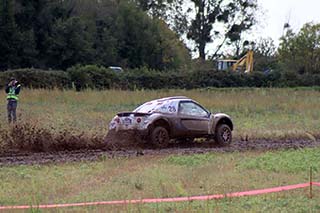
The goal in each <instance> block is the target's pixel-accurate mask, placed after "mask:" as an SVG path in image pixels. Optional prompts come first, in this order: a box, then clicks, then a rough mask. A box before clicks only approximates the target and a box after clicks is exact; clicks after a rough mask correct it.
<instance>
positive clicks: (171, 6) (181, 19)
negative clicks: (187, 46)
mask: <svg viewBox="0 0 320 213" xmlns="http://www.w3.org/2000/svg"><path fill="white" fill-rule="evenodd" d="M133 2H135V3H136V4H137V5H138V6H139V8H141V9H142V10H143V11H146V12H147V13H148V14H149V15H150V16H151V17H153V18H155V19H161V20H163V21H164V22H166V23H167V25H168V26H169V28H170V29H172V30H173V31H174V32H176V33H177V34H178V35H180V36H181V35H183V34H184V33H185V32H186V31H187V29H188V12H189V9H188V8H186V5H185V3H186V2H187V1H186V0H133Z"/></svg>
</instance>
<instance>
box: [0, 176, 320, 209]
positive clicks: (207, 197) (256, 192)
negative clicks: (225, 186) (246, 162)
mask: <svg viewBox="0 0 320 213" xmlns="http://www.w3.org/2000/svg"><path fill="white" fill-rule="evenodd" d="M311 185H315V186H320V183H318V182H312V183H310V182H309V183H301V184H296V185H289V186H280V187H274V188H268V189H259V190H251V191H244V192H233V193H228V194H216V195H204V196H192V197H175V198H152V199H140V200H115V201H101V202H85V203H66V204H47V205H31V206H28V205H23V206H0V210H10V209H32V208H34V209H49V208H63V207H83V206H97V205H125V204H136V203H164V202H183V201H205V200H213V199H222V198H229V197H242V196H253V195H261V194H268V193H274V192H282V191H289V190H294V189H301V188H306V187H310V186H311Z"/></svg>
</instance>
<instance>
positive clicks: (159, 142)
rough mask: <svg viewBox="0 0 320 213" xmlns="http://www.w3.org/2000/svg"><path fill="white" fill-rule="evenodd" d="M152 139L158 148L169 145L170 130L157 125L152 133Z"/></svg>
mask: <svg viewBox="0 0 320 213" xmlns="http://www.w3.org/2000/svg"><path fill="white" fill-rule="evenodd" d="M151 141H152V144H153V145H154V146H156V147H157V148H165V147H167V146H168V144H169V141H170V137H169V132H168V130H167V129H166V128H164V127H162V126H157V127H155V128H154V129H153V131H152V133H151Z"/></svg>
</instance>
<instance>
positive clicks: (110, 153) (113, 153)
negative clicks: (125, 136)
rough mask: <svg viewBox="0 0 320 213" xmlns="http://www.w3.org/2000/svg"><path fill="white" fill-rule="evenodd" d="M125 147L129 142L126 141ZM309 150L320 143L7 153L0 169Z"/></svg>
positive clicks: (269, 142) (263, 142) (255, 142)
mask: <svg viewBox="0 0 320 213" xmlns="http://www.w3.org/2000/svg"><path fill="white" fill-rule="evenodd" d="M124 143H125V141H124ZM306 147H320V141H319V140H318V141H313V140H300V139H291V140H290V139H287V140H266V139H263V140H252V141H235V142H234V143H232V144H231V145H230V146H227V147H219V146H216V145H214V144H213V143H211V142H201V143H199V142H189V143H187V142H185V143H183V142H182V143H181V142H180V143H171V144H170V146H169V147H168V148H166V149H150V148H147V149H142V148H141V147H139V146H138V147H137V148H132V147H131V148H130V149H125V148H122V149H120V148H119V149H117V150H108V149H107V150H105V149H95V150H90V149H85V150H74V151H58V152H46V153H45V152H39V153H31V152H27V153H21V152H20V153H17V152H7V153H2V154H0V166H4V165H21V164H47V163H62V162H76V161H77V162H78V161H97V160H105V159H107V158H114V157H138V156H141V155H168V154H200V153H210V152H244V151H269V150H279V149H300V148H306Z"/></svg>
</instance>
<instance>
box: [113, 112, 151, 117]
mask: <svg viewBox="0 0 320 213" xmlns="http://www.w3.org/2000/svg"><path fill="white" fill-rule="evenodd" d="M129 115H133V116H134V117H140V116H146V115H151V114H150V113H143V112H119V113H117V116H119V117H126V116H129Z"/></svg>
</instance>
